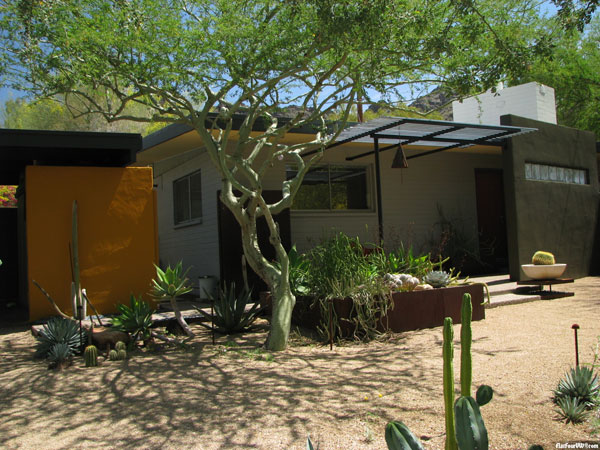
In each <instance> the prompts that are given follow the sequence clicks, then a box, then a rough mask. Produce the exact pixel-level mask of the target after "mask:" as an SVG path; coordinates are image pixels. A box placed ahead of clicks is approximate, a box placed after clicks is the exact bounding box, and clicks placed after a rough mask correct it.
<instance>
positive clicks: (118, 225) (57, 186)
mask: <svg viewBox="0 0 600 450" xmlns="http://www.w3.org/2000/svg"><path fill="white" fill-rule="evenodd" d="M25 195H26V230H27V259H28V261H27V264H28V283H29V318H30V320H36V319H39V318H41V317H46V316H50V315H55V314H56V313H55V311H54V309H53V308H52V306H51V305H50V303H49V302H48V300H47V299H46V298H45V297H44V296H43V294H42V293H41V292H40V291H39V290H38V289H37V288H36V287H35V286H34V285H33V283H32V280H36V281H37V282H38V283H39V284H40V285H41V286H42V287H43V288H44V289H46V291H48V293H49V294H50V295H51V296H52V298H53V299H54V300H55V301H56V302H57V304H58V305H59V306H60V308H61V309H62V310H63V311H65V312H67V313H70V312H71V310H72V308H71V300H70V293H71V267H70V257H69V243H70V242H71V213H72V206H73V200H77V204H78V210H79V214H78V217H79V220H78V226H79V239H78V241H79V265H80V272H81V285H82V287H83V288H85V289H86V290H87V293H88V297H89V299H90V300H91V302H92V303H93V304H94V306H95V307H96V309H98V311H99V312H100V313H101V314H102V313H112V312H115V311H116V305H117V304H118V303H126V304H129V296H130V294H132V293H133V294H136V295H139V294H144V296H145V298H146V299H148V297H147V292H148V291H149V288H150V282H151V280H152V278H153V276H154V273H155V272H154V266H153V263H154V262H155V261H156V260H157V253H158V242H157V230H156V201H155V193H154V192H153V190H152V169H151V168H147V167H128V168H104V167H47V166H29V167H27V168H26V173H25ZM88 311H89V308H88ZM89 313H91V311H89Z"/></svg>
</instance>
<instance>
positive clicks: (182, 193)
mask: <svg viewBox="0 0 600 450" xmlns="http://www.w3.org/2000/svg"><path fill="white" fill-rule="evenodd" d="M189 184H190V180H189V178H187V177H186V178H182V179H180V180H176V181H174V182H173V205H174V209H175V211H174V212H175V224H176V225H177V224H178V223H181V222H185V221H187V220H190V189H189Z"/></svg>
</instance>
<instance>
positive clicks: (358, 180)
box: [286, 164, 370, 210]
mask: <svg viewBox="0 0 600 450" xmlns="http://www.w3.org/2000/svg"><path fill="white" fill-rule="evenodd" d="M297 172H298V171H297V169H296V168H295V167H287V168H286V178H287V179H288V180H289V179H291V178H293V177H294V176H295V175H296V173H297ZM367 172H368V171H367V167H361V166H338V165H332V164H329V165H320V166H315V167H313V168H312V169H310V170H309V172H308V173H307V174H306V176H305V177H304V180H303V181H302V186H300V189H299V190H298V193H297V194H296V198H295V199H294V204H293V205H292V209H294V210H368V209H370V207H369V195H368V189H367V186H368V182H367V180H368V176H367Z"/></svg>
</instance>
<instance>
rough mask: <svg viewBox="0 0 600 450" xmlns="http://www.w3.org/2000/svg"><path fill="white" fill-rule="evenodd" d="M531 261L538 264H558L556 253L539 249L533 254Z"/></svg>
mask: <svg viewBox="0 0 600 450" xmlns="http://www.w3.org/2000/svg"><path fill="white" fill-rule="evenodd" d="M531 263H532V264H535V265H538V266H539V265H543V266H548V265H552V264H556V261H555V259H554V255H553V254H552V253H550V252H542V251H537V252H535V253H534V254H533V257H532V258H531Z"/></svg>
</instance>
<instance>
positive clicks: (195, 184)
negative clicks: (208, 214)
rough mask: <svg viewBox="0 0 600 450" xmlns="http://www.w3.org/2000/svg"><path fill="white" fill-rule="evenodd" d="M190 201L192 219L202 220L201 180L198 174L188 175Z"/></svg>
mask: <svg viewBox="0 0 600 450" xmlns="http://www.w3.org/2000/svg"><path fill="white" fill-rule="evenodd" d="M190 200H191V210H192V217H191V218H192V219H201V218H202V179H201V178H200V172H196V173H194V174H192V175H190Z"/></svg>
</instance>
